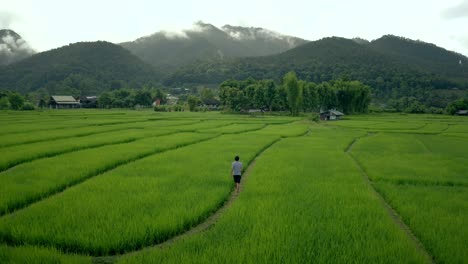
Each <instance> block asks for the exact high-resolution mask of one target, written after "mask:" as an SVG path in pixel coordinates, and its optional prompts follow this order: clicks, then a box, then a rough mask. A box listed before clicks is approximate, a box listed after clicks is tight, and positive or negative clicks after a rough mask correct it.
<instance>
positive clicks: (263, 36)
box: [120, 21, 307, 71]
mask: <svg viewBox="0 0 468 264" xmlns="http://www.w3.org/2000/svg"><path fill="white" fill-rule="evenodd" d="M306 42H307V41H305V40H303V39H300V38H296V37H291V36H285V35H281V34H279V33H276V32H273V31H270V30H266V29H263V28H254V27H235V26H230V25H225V26H223V27H222V28H221V29H219V28H217V27H215V26H213V25H211V24H206V23H203V22H201V21H199V22H196V23H195V24H194V26H193V28H192V29H188V30H183V31H181V32H168V31H160V32H157V33H155V34H153V35H151V36H147V37H142V38H139V39H137V40H135V41H132V42H125V43H121V44H120V45H122V46H123V47H125V48H127V49H128V50H130V51H131V52H132V53H134V54H135V55H137V56H138V57H140V58H141V59H143V60H144V61H146V62H148V63H150V64H152V65H153V66H155V67H156V68H159V69H161V70H166V71H170V70H173V69H176V68H177V67H179V66H182V65H186V64H188V63H191V62H193V61H195V60H197V59H224V58H232V57H251V56H266V55H271V54H276V53H280V52H283V51H286V50H288V49H291V48H294V47H297V46H299V45H302V44H304V43H306Z"/></svg>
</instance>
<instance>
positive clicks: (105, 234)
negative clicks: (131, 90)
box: [0, 133, 275, 255]
mask: <svg viewBox="0 0 468 264" xmlns="http://www.w3.org/2000/svg"><path fill="white" fill-rule="evenodd" d="M274 140H275V137H263V138H258V136H257V135H255V134H253V133H252V134H250V135H231V136H229V135H226V136H222V137H218V138H216V139H213V140H210V141H206V142H203V143H199V144H196V145H192V146H190V147H186V148H180V149H176V150H174V151H169V152H165V153H162V154H158V155H153V156H149V157H147V158H144V159H141V160H138V161H136V162H132V163H129V164H127V165H124V166H121V167H118V168H117V169H115V170H112V171H109V172H107V173H104V174H102V175H100V176H99V177H95V178H93V179H90V180H88V181H86V182H84V183H82V184H80V185H79V186H76V187H73V188H69V189H67V190H66V191H65V192H63V193H61V194H59V195H56V196H53V197H51V198H49V199H46V200H44V201H41V202H39V203H36V204H34V205H32V206H29V207H28V208H26V209H24V210H21V211H17V212H16V213H14V214H11V215H6V216H4V217H2V218H1V219H0V239H1V240H2V241H8V242H9V243H12V244H23V243H27V244H33V245H44V246H54V247H57V248H60V249H63V250H65V251H70V252H82V253H89V254H93V255H101V254H112V253H116V252H124V251H129V250H134V249H138V248H140V247H142V246H145V245H149V244H152V243H154V242H157V241H163V240H165V239H168V238H170V237H172V236H173V235H174V234H176V233H180V232H183V231H184V230H186V229H187V228H189V227H190V226H192V225H194V224H196V223H198V222H200V221H202V220H203V219H205V218H206V217H207V216H208V215H209V214H210V213H211V212H212V211H213V210H216V208H218V207H219V206H220V205H221V204H222V203H223V201H224V200H225V199H226V198H227V196H228V194H229V193H230V190H231V188H232V179H231V177H230V175H229V167H230V161H231V160H232V158H233V157H232V156H233V155H235V154H239V155H240V156H241V157H242V159H243V161H244V162H245V163H248V162H249V161H250V160H252V159H253V158H254V157H255V155H256V153H257V152H259V151H260V150H261V149H262V148H263V147H264V146H266V145H268V144H271V142H272V141H274ZM194 154H195V155H194ZM213 157H216V158H215V159H213ZM174 164H183V166H178V167H174ZM103 205H105V208H106V210H102V206H103Z"/></svg>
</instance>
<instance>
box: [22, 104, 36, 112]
mask: <svg viewBox="0 0 468 264" xmlns="http://www.w3.org/2000/svg"><path fill="white" fill-rule="evenodd" d="M34 109H36V108H35V107H34V105H33V104H31V103H30V102H26V103H25V104H24V105H23V106H22V107H21V110H23V111H31V110H34Z"/></svg>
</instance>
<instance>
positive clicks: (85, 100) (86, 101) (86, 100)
mask: <svg viewBox="0 0 468 264" xmlns="http://www.w3.org/2000/svg"><path fill="white" fill-rule="evenodd" d="M79 103H80V105H81V107H83V108H97V96H80V99H79Z"/></svg>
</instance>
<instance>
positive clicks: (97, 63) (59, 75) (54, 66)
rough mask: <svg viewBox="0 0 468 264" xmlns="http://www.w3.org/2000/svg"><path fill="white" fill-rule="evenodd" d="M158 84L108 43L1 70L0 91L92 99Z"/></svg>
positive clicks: (149, 70)
mask: <svg viewBox="0 0 468 264" xmlns="http://www.w3.org/2000/svg"><path fill="white" fill-rule="evenodd" d="M157 80H158V77H157V75H156V74H155V71H154V69H153V68H152V67H151V66H149V65H147V64H146V63H144V62H143V61H141V60H140V59H139V58H138V57H136V56H135V55H133V54H131V53H130V52H129V51H128V50H126V49H124V48H122V47H120V46H118V45H115V44H112V43H109V42H103V41H99V42H81V43H75V44H70V45H68V46H64V47H61V48H58V49H54V50H50V51H46V52H42V53H39V54H36V55H34V56H32V57H30V58H27V59H25V60H22V61H20V62H17V63H15V64H11V65H8V66H5V67H4V68H2V69H1V71H0V89H9V90H15V91H18V92H21V93H27V92H33V91H37V90H38V89H40V90H41V92H43V93H48V94H72V95H80V94H83V95H92V94H100V93H101V92H103V91H106V90H112V89H119V88H121V87H123V86H126V85H129V86H132V87H135V88H136V87H140V86H142V85H144V84H146V83H151V82H155V81H157Z"/></svg>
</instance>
